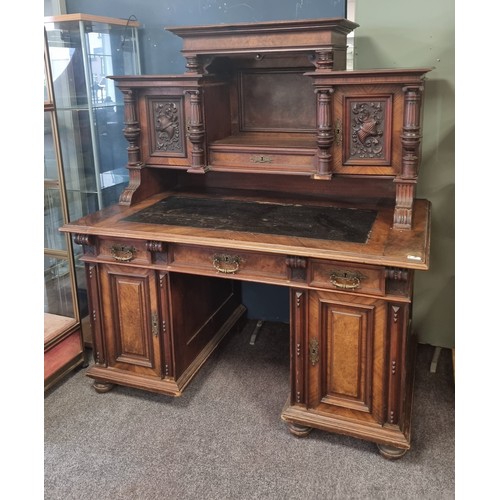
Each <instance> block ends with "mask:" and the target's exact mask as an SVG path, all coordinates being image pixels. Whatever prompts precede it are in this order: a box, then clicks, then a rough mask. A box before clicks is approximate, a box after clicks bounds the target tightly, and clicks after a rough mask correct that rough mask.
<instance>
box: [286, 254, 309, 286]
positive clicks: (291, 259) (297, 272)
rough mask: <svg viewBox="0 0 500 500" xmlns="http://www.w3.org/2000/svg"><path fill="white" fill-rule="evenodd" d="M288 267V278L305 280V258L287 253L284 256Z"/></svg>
mask: <svg viewBox="0 0 500 500" xmlns="http://www.w3.org/2000/svg"><path fill="white" fill-rule="evenodd" d="M286 265H287V267H288V279H289V280H292V281H305V279H306V268H307V259H306V258H305V257H296V256H293V255H289V256H287V258H286Z"/></svg>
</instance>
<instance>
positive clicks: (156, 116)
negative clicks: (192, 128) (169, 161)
mask: <svg viewBox="0 0 500 500" xmlns="http://www.w3.org/2000/svg"><path fill="white" fill-rule="evenodd" d="M148 113H149V117H148V118H149V119H148V122H149V126H148V129H149V134H150V141H149V142H150V148H151V150H150V154H151V155H152V156H174V157H185V156H186V145H185V137H184V122H185V120H184V108H183V100H182V97H180V96H178V97H176V96H169V97H168V98H151V99H149V109H148Z"/></svg>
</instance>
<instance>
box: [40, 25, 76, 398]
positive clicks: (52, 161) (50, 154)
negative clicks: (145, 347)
mask: <svg viewBox="0 0 500 500" xmlns="http://www.w3.org/2000/svg"><path fill="white" fill-rule="evenodd" d="M44 42H45V43H44V49H45V50H44V63H45V64H44V66H45V89H44V90H45V96H44V116H45V123H46V125H47V126H46V128H45V140H46V144H45V146H46V148H45V151H44V164H45V172H44V174H45V175H44V200H45V207H44V209H45V214H44V222H45V224H44V227H45V231H44V233H45V244H44V261H45V266H44V284H45V287H44V388H45V390H47V389H49V388H50V387H52V386H53V385H54V384H55V383H57V382H58V381H59V380H61V379H62V378H63V377H64V376H66V375H67V374H68V373H69V372H71V371H72V370H74V369H75V368H77V367H79V366H82V365H83V364H84V363H85V350H84V346H83V340H82V328H81V320H80V311H79V302H78V295H77V287H76V276H75V261H74V256H73V250H72V242H71V238H70V237H68V235H65V234H61V233H59V232H58V227H59V225H61V224H66V223H68V221H69V213H68V203H67V196H66V189H65V182H64V169H63V166H62V155H61V143H60V138H59V131H58V121H57V111H56V106H55V103H54V94H53V87H52V84H51V83H52V71H51V66H50V61H49V58H48V52H47V51H48V46H47V39H46V33H45V32H44Z"/></svg>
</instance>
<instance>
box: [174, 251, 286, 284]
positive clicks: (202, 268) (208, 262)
mask: <svg viewBox="0 0 500 500" xmlns="http://www.w3.org/2000/svg"><path fill="white" fill-rule="evenodd" d="M169 268H170V269H172V270H174V271H176V270H177V271H185V272H194V273H200V274H208V275H220V276H235V277H238V278H242V279H252V280H255V281H259V282H266V281H269V282H273V283H275V282H277V281H286V280H287V265H286V257H285V256H284V255H272V254H265V253H259V252H242V251H240V250H225V249H223V248H211V247H198V246H194V245H179V244H172V245H170V246H169Z"/></svg>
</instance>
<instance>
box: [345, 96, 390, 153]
mask: <svg viewBox="0 0 500 500" xmlns="http://www.w3.org/2000/svg"><path fill="white" fill-rule="evenodd" d="M384 118H385V106H384V103H382V102H356V103H354V104H353V106H352V107H351V152H350V154H351V157H356V158H382V157H384V140H383V135H384V131H383V128H384Z"/></svg>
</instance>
